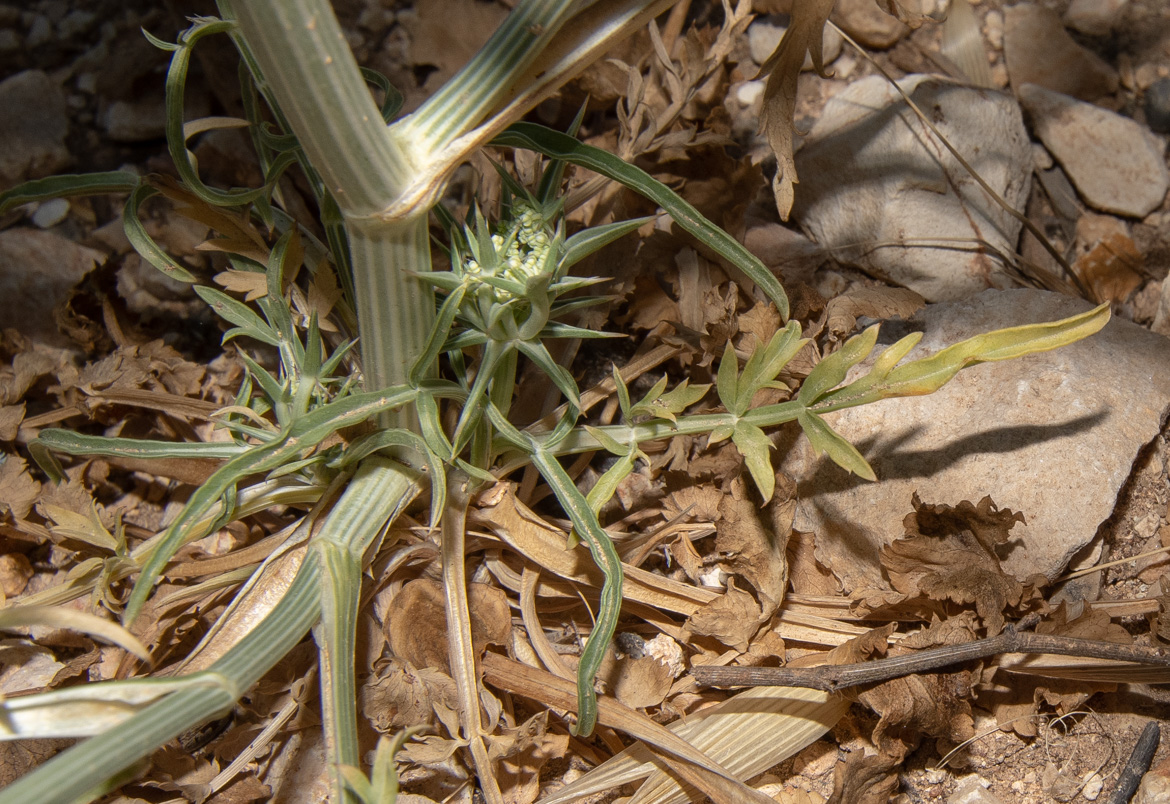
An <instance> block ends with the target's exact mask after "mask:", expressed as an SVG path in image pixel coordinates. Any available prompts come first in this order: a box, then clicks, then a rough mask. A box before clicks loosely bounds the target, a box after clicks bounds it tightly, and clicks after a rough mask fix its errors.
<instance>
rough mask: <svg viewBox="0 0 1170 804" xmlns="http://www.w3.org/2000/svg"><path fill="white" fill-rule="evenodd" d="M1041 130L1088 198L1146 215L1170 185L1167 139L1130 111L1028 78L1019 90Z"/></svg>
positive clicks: (1105, 208) (1097, 205) (1104, 207)
mask: <svg viewBox="0 0 1170 804" xmlns="http://www.w3.org/2000/svg"><path fill="white" fill-rule="evenodd" d="M1017 94H1018V95H1019V98H1020V104H1021V105H1022V106H1023V107H1024V109H1025V110H1026V111H1027V112H1028V117H1029V119H1030V120H1031V121H1032V127H1033V128H1034V129H1035V131H1036V135H1037V136H1038V137H1040V139H1041V141H1043V143H1044V146H1045V147H1046V148H1047V149H1048V150H1049V151H1051V152H1052V155H1053V156H1054V157H1056V160H1057V161H1058V162H1060V164H1061V166H1062V167H1064V170H1065V172H1066V173H1068V176H1069V178H1070V179H1072V183H1073V184H1074V185H1076V188H1077V192H1078V193H1080V195H1081V198H1083V199H1084V201H1085V203H1086V204H1088V205H1089V206H1091V207H1093V208H1094V209H1099V210H1101V211H1102V212H1112V213H1114V214H1116V215H1127V216H1129V217H1132V218H1141V217H1144V216H1145V215H1148V214H1149V213H1151V212H1153V211H1154V210H1155V209H1157V208H1158V207H1159V206H1160V205H1161V204H1162V199H1163V198H1165V197H1166V190H1167V188H1168V187H1170V172H1167V170H1166V160H1165V159H1164V158H1163V157H1162V151H1163V145H1162V143H1161V142H1159V141H1158V139H1157V137H1155V136H1154V135H1153V134H1151V133H1150V131H1149V130H1148V129H1146V128H1145V127H1144V126H1142V125H1141V124H1140V123H1137V122H1135V121H1133V120H1131V119H1129V118H1128V117H1122V116H1121V115H1119V114H1116V113H1114V112H1110V111H1108V110H1107V109H1102V108H1100V107H1099V106H1094V105H1093V104H1091V103H1083V102H1082V101H1078V100H1076V99H1075V98H1070V97H1069V96H1068V95H1062V94H1060V93H1059V92H1051V91H1049V90H1047V89H1044V88H1043V87H1038V86H1035V85H1033V84H1025V85H1024V86H1022V87H1020V88H1019V89H1018V90H1017Z"/></svg>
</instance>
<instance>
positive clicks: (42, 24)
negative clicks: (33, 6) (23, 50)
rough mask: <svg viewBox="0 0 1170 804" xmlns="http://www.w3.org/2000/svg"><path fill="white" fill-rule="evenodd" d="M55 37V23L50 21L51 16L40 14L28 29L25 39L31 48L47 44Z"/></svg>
mask: <svg viewBox="0 0 1170 804" xmlns="http://www.w3.org/2000/svg"><path fill="white" fill-rule="evenodd" d="M52 38H53V24H52V23H51V22H49V18H48V17H46V16H44V15H41V14H38V15H37V16H36V17H35V18H34V19H33V22H32V25H30V26H29V29H28V37H27V38H26V39H25V45H26V46H27V47H29V48H36V47H40V46H41V45H44V44H46V43H47V42H49V41H50V40H51V39H52Z"/></svg>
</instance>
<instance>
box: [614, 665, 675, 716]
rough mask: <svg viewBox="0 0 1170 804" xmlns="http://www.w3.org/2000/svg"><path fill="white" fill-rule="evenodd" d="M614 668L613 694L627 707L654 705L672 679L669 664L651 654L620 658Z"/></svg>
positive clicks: (662, 698)
mask: <svg viewBox="0 0 1170 804" xmlns="http://www.w3.org/2000/svg"><path fill="white" fill-rule="evenodd" d="M614 670H615V673H616V678H615V679H614V681H613V684H612V687H613V695H614V697H615V698H617V699H618V700H619V701H621V702H622V703H623V704H625V705H626V706H628V707H630V708H631V709H645V708H646V707H648V706H658V705H659V704H660V703H662V701H663V700H664V699H665V698H666V694H667V693H668V692H670V685H671V684H672V683H673V682H674V673H672V672H671V670H670V668H669V667H667V666H666V665H665V664H663V663H662V662H660V661H658V659H656V658H654V657H653V656H640V657H638V658H636V659H632V658H630V659H622V660H620V661H618V662H616V663H615V668H614Z"/></svg>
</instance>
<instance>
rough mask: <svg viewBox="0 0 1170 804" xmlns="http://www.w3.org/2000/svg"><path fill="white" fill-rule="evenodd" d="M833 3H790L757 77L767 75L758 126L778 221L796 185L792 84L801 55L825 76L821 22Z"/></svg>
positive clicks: (813, 0) (818, 0)
mask: <svg viewBox="0 0 1170 804" xmlns="http://www.w3.org/2000/svg"><path fill="white" fill-rule="evenodd" d="M833 3H834V0H809V1H808V2H801V3H794V4H793V9H792V23H791V25H789V27H788V31H787V32H786V33H785V34H784V37H783V38H782V39H781V40H780V44H779V45H777V47H776V51H775V52H774V53H773V54H772V55H771V56H770V57H769V58H768V60H767V61H766V62H765V63H764V64H763V65H762V66H761V67H760V72H759V75H757V76H756V77H757V78H760V77H762V76H765V75H767V76H768V82H767V83H766V84H765V85H764V106H763V110H762V111H761V113H760V127H761V129H762V130H763V131H764V133H765V134H766V136H767V138H768V145H769V147H771V149H772V152H773V153H774V154H776V176H775V177H774V178H773V179H772V194H773V195H774V196H775V198H776V211H777V212H778V213H780V220H783V221H786V220H788V215H789V213H790V212H791V211H792V202H793V201H794V200H795V198H796V195H795V190H794V189H793V185H795V184H796V182H797V176H796V161H795V160H794V159H793V157H792V133H793V113H794V110H795V109H796V81H797V78H798V77H799V76H800V70H801V68H802V67H803V66H804V59H805V55H806V54H808V55H809V56H811V57H812V62H813V66H814V67H815V68H816V71H817V75H819V76H821V77H822V78H827V77H828V75H827V74H826V73H825V64H824V57H823V55H822V52H821V51H822V48H823V46H824V29H825V22H826V21H827V20H828V19H829V14H830V13H831V12H832V11H833Z"/></svg>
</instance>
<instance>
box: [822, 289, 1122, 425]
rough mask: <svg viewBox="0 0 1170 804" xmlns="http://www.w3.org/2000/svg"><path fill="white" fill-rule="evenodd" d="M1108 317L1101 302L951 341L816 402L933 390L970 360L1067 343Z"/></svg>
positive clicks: (854, 401) (858, 401) (846, 402)
mask: <svg viewBox="0 0 1170 804" xmlns="http://www.w3.org/2000/svg"><path fill="white" fill-rule="evenodd" d="M1108 321H1109V305H1108V304H1102V305H1100V306H1098V307H1095V308H1093V309H1092V310H1087V311H1085V312H1084V313H1080V314H1079V315H1075V316H1070V317H1069V318H1065V319H1062V320H1060V321H1052V322H1045V323H1043V324H1027V325H1025V326H1020V327H1009V328H1006V329H999V330H995V331H993V332H987V333H984V334H982V335H976V336H975V337H973V338H968V339H967V340H965V341H960V342H959V343H956V344H954V345H952V346H948V347H947V348H945V349H943V350H941V351H939V352H936V353H935V354H933V355H931V356H930V357H924V358H922V359H921V360H915V361H913V362H911V363H906V364H905V365H901V366H898V367H897V368H894V369H893V370H891V371H890V372H889V373H888V374H887V375H886V376H885V377H884V378H883V379H881V380H879V381H877V382H876V383H874V382H869V381H868V378H866V377H862V378H861V379H859V380H858V381H857V382H854V383H850V384H849V385H848V386H846V387H845V388H841V389H839V390H838V391H835V392H833V393H831V394H828V395H826V396H825V397H824V398H823V399H821V400H820V402H819V403H817V405H816V408H817V410H818V411H819V412H822V413H823V412H828V411H830V410H840V409H841V408H845V407H853V406H855V405H862V404H866V403H868V402H873V401H876V400H878V399H887V398H889V397H898V396H919V395H922V394H929V393H933V392H934V391H937V390H938V389H939V388H941V387H942V386H943V385H945V384H946V383H947V382H948V381H949V380H950V379H951V378H952V377H954V376H955V375H956V374H957V373H958V372H959V371H960V370H962V369H964V368H966V367H967V366H973V365H977V364H979V363H989V362H993V361H997V360H1010V359H1012V358H1016V357H1022V356H1024V355H1027V354H1032V353H1033V352H1047V351H1050V350H1052V349H1056V348H1059V347H1061V346H1066V345H1068V344H1070V343H1075V342H1076V341H1079V340H1081V339H1082V338H1086V337H1088V336H1089V335H1092V334H1093V333H1095V332H1097V331H1099V330H1100V329H1101V328H1102V327H1104V326H1105V324H1106V323H1108ZM903 341H905V339H903ZM903 341H899V343H898V344H895V346H898V348H899V349H902V348H905V344H904V343H903ZM910 345H913V344H910ZM892 348H893V347H891V349H892ZM887 351H888V350H887ZM906 351H909V349H906ZM894 354H896V353H892V354H891V355H890V358H893V356H894ZM882 357H883V358H886V355H884V354H883V355H882ZM887 362H888V361H887ZM884 366H885V363H883V367H884Z"/></svg>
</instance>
